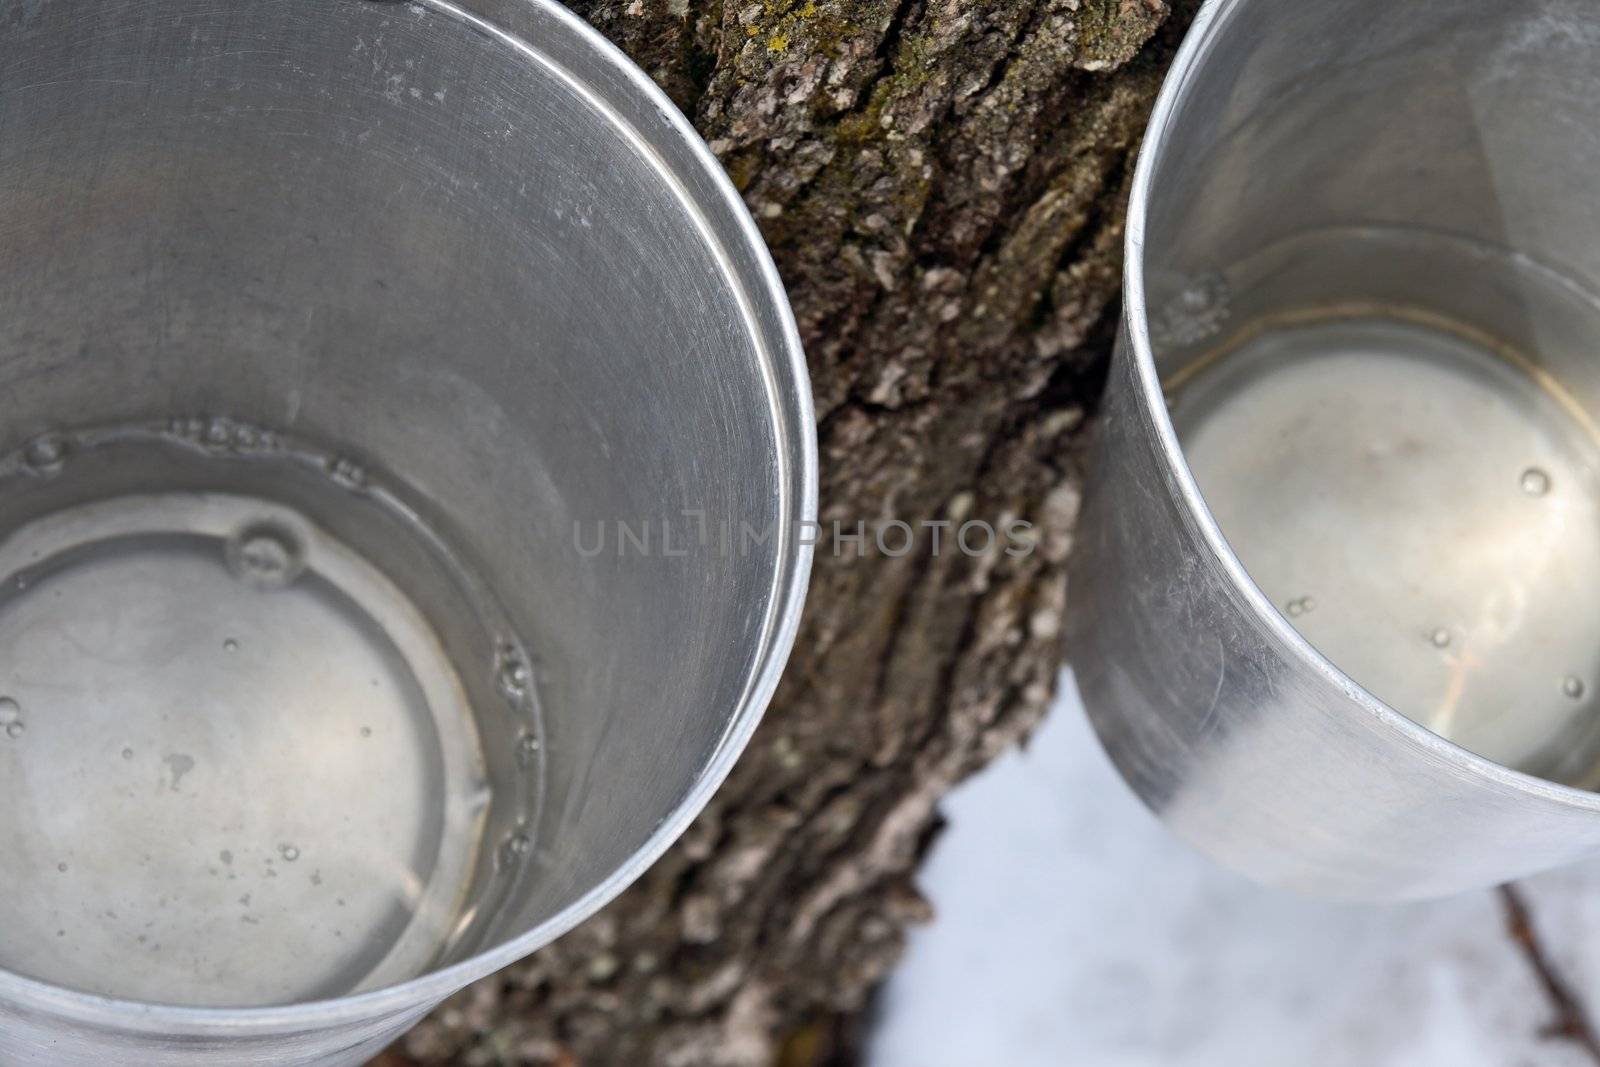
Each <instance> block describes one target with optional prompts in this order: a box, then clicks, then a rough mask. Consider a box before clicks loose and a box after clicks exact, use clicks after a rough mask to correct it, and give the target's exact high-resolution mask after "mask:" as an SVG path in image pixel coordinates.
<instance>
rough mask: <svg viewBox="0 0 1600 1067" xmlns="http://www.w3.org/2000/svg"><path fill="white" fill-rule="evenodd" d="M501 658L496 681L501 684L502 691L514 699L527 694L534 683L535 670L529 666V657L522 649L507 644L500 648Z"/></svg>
mask: <svg viewBox="0 0 1600 1067" xmlns="http://www.w3.org/2000/svg"><path fill="white" fill-rule="evenodd" d="M499 660H500V666H499V667H498V668H497V669H496V672H495V681H496V682H497V683H498V684H499V686H500V692H502V693H504V694H505V695H506V696H508V697H510V698H511V699H513V700H520V699H521V698H522V697H525V696H527V695H528V688H529V686H531V685H532V684H533V670H532V669H531V668H530V667H529V666H528V657H527V656H525V655H523V654H522V652H521V650H520V649H517V648H514V647H512V646H510V645H506V646H503V647H502V648H501V649H500V655H499Z"/></svg>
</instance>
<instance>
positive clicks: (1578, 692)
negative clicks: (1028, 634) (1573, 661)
mask: <svg viewBox="0 0 1600 1067" xmlns="http://www.w3.org/2000/svg"><path fill="white" fill-rule="evenodd" d="M1584 688H1585V687H1584V684H1583V679H1582V678H1579V677H1578V676H1577V675H1575V674H1569V675H1567V676H1566V677H1565V678H1563V679H1561V691H1562V692H1563V693H1565V694H1566V695H1567V696H1569V697H1571V698H1572V699H1573V700H1578V699H1581V698H1582V697H1583V693H1584Z"/></svg>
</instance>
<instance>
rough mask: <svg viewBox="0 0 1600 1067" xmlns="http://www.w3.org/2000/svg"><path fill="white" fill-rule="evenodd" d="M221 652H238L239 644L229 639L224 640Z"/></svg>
mask: <svg viewBox="0 0 1600 1067" xmlns="http://www.w3.org/2000/svg"><path fill="white" fill-rule="evenodd" d="M222 650H223V651H224V652H237V651H239V642H237V641H235V640H234V639H233V638H231V637H228V638H224V639H223V642H222Z"/></svg>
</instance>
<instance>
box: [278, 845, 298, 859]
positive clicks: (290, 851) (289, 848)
mask: <svg viewBox="0 0 1600 1067" xmlns="http://www.w3.org/2000/svg"><path fill="white" fill-rule="evenodd" d="M278 855H280V856H282V857H283V858H284V859H285V860H287V861H288V862H289V863H293V862H294V861H295V860H297V859H299V858H300V850H299V849H297V848H295V847H294V846H293V845H279V846H278Z"/></svg>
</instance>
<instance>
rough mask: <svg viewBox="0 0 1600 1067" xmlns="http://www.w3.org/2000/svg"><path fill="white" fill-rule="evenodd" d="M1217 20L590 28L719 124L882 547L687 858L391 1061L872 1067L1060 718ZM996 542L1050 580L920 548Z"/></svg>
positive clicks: (818, 9) (919, 9)
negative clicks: (1139, 238) (1123, 293)
mask: <svg viewBox="0 0 1600 1067" xmlns="http://www.w3.org/2000/svg"><path fill="white" fill-rule="evenodd" d="M1193 6H1194V5H1193V3H1192V2H1190V0H1184V2H1181V3H1179V4H1178V7H1179V10H1178V11H1177V12H1176V13H1173V12H1169V10H1168V4H1167V3H1165V2H1164V0H990V2H987V3H975V2H972V0H751V2H748V3H740V2H739V0H726V2H723V3H704V4H692V3H689V2H687V0H581V2H578V3H575V4H574V7H575V8H576V9H577V10H578V11H579V13H580V14H582V15H583V16H584V17H586V18H587V19H588V20H589V21H590V22H591V23H593V24H594V25H595V26H596V27H598V28H599V29H600V30H601V32H603V33H604V34H606V35H607V36H609V37H610V38H611V39H612V40H614V41H615V42H617V43H618V44H619V45H621V46H622V47H623V48H624V50H626V51H627V52H628V53H629V54H630V55H631V56H632V57H633V58H634V59H635V60H636V61H637V62H638V63H639V64H640V65H641V66H643V67H644V68H645V69H646V70H647V71H649V72H650V73H651V74H652V76H653V77H654V78H655V79H656V81H657V82H658V83H659V84H661V85H662V86H663V87H664V88H665V89H666V90H667V92H668V93H669V94H670V95H671V96H672V97H673V99H674V100H675V101H676V102H677V103H678V105H679V106H680V107H681V108H683V109H684V111H685V113H686V114H688V115H689V116H690V117H691V119H693V121H694V123H695V125H696V127H697V128H698V129H699V130H700V132H701V133H702V134H703V135H704V136H705V138H706V139H707V141H708V142H709V143H710V144H711V146H712V148H713V149H714V150H715V152H716V153H717V155H718V157H719V158H720V159H721V160H722V161H723V163H724V165H725V166H726V168H727V170H728V172H729V174H730V176H731V177H732V178H733V180H734V183H735V184H736V186H737V187H738V188H739V190H740V191H741V192H742V194H743V195H744V197H745V200H746V202H747V203H748V204H749V206H750V209H751V211H752V213H753V214H754V215H755V217H756V219H757V220H758V222H759V223H760V225H761V228H762V231H763V233H764V234H765V236H766V238H767V240H768V243H769V244H770V246H771V248H772V251H773V255H774V257H775V259H776V261H777V263H778V267H779V270H780V272H781V274H782V275H783V278H784V280H785V283H786V284H787V286H788V289H789V292H790V296H791V299H792V302H793V305H794V309H795V315H796V318H797V320H798V322H799V324H800V329H801V334H802V338H803V340H804V342H805V345H806V351H807V356H808V360H809V363H810V368H811V374H812V378H813V384H814V389H815V393H816V402H817V413H818V432H819V442H820V448H821V459H822V482H821V512H822V514H821V518H822V522H823V524H824V528H825V531H826V530H828V529H829V528H830V525H831V524H832V523H833V522H835V521H838V522H839V523H841V524H843V526H844V529H845V532H853V529H854V525H855V523H856V522H857V521H858V520H860V521H864V522H865V523H867V524H868V525H867V529H868V531H869V536H868V538H867V540H866V550H865V551H866V554H865V556H860V557H858V556H857V555H856V550H855V546H854V544H853V543H845V542H842V543H840V544H839V545H838V546H835V545H834V544H833V543H832V542H831V539H830V538H829V537H828V536H827V535H826V533H825V535H824V538H823V541H822V543H821V544H820V545H819V546H818V557H817V562H816V568H815V571H814V577H813V581H812V591H811V595H810V599H809V602H808V606H807V610H806V615H805V621H804V623H803V626H802V631H801V633H800V636H799V640H798V643H797V646H796V649H795V652H794V655H793V657H792V659H791V661H790V666H789V669H788V671H787V673H786V675H785V678H784V682H783V685H782V687H781V689H780V692H779V694H778V697H777V699H776V700H775V701H774V703H773V705H772V708H771V710H770V711H769V712H768V714H767V717H766V720H765V722H764V723H763V725H762V727H761V729H760V731H759V733H758V734H757V736H756V738H755V740H754V742H753V743H752V744H751V746H750V749H749V750H748V752H747V753H746V755H745V756H744V758H743V759H742V760H741V761H740V763H739V765H738V766H737V768H736V769H735V771H734V773H733V775H732V777H731V778H730V779H729V781H728V783H727V784H726V786H725V787H724V788H723V789H722V790H721V791H720V792H719V793H718V795H717V797H716V799H715V800H714V801H713V802H712V803H711V805H710V807H709V808H708V809H707V810H706V812H705V813H704V815H703V816H702V817H701V818H700V819H699V820H698V821H697V822H696V823H695V825H694V827H693V828H692V829H691V830H690V831H689V832H688V834H686V835H685V837H684V839H683V840H682V841H681V842H680V844H679V845H678V846H677V847H676V848H675V849H674V850H673V851H672V852H671V853H670V854H669V855H668V856H667V857H666V858H665V859H664V860H662V861H661V862H660V863H659V864H657V865H656V866H655V867H654V868H653V869H652V870H651V871H650V872H649V873H648V874H647V875H646V876H645V877H644V878H643V879H642V880H641V881H640V882H639V884H638V885H636V886H635V887H634V888H633V889H631V890H630V891H629V892H628V893H626V894H625V895H624V896H623V897H622V898H621V899H619V900H618V901H617V902H615V903H614V904H613V905H612V906H610V907H609V908H607V909H606V910H605V911H603V912H602V913H601V914H600V915H599V916H597V917H596V918H595V919H593V920H592V921H590V922H589V923H588V924H586V925H585V926H583V927H582V928H580V929H579V930H577V931H575V932H574V933H572V934H570V935H569V936H567V937H566V938H564V939H562V940H561V941H560V942H558V943H557V944H555V945H553V946H551V947H550V948H548V949H546V950H544V951H542V952H540V953H538V954H536V955H535V956H534V957H532V958H531V959H530V960H528V961H525V962H523V963H521V964H518V965H516V966H514V967H512V968H510V969H509V970H507V971H505V972H503V973H502V974H499V975H496V976H495V977H493V978H490V979H488V980H486V981H484V982H481V983H479V984H478V985H476V986H474V987H473V988H471V989H469V990H467V991H465V992H463V993H462V994H460V995H459V996H457V997H455V998H453V999H452V1000H451V1001H450V1002H448V1003H447V1004H446V1005H444V1006H443V1007H442V1008H441V1009H440V1010H439V1011H438V1012H437V1013H435V1014H434V1016H432V1017H431V1018H430V1019H429V1020H427V1021H426V1022H424V1023H423V1024H422V1025H421V1026H419V1027H418V1028H417V1029H416V1030H415V1031H414V1032H413V1033H412V1034H410V1035H409V1036H408V1037H407V1038H406V1039H405V1040H404V1041H403V1042H402V1043H401V1044H400V1045H398V1046H397V1047H396V1049H395V1050H393V1051H392V1052H391V1053H389V1054H388V1057H389V1061H390V1062H391V1063H394V1064H403V1063H407V1062H416V1063H425V1064H436V1063H457V1064H559V1065H576V1064H584V1065H605V1064H627V1065H635V1064H649V1065H660V1067H721V1065H725V1067H756V1065H761V1067H766V1065H769V1064H782V1065H785V1067H806V1065H820V1064H823V1063H829V1062H844V1061H847V1060H848V1059H849V1045H850V1039H851V1035H852V1034H853V1033H854V1032H855V1027H856V1024H857V1023H858V1021H859V1019H860V1018H861V1012H862V1010H863V1008H864V1007H865V1005H866V1004H867V1002H868V998H869V996H870V993H871V991H872V990H873V988H874V987H875V986H876V984H877V983H878V982H879V981H880V980H881V979H882V978H883V977H884V975H885V974H886V973H887V971H888V970H889V968H890V967H891V966H892V965H893V963H894V961H895V959H896V958H897V956H898V954H899V952H900V948H901V945H902V940H903V936H904V932H905V930H906V928H907V926H908V925H910V924H913V923H917V922H921V921H925V920H926V919H928V918H929V908H928V905H927V903H926V902H925V901H924V900H923V899H922V897H921V896H920V895H919V894H918V892H917V890H916V887H915V884H914V876H915V870H916V866H917V863H918V860H919V859H920V857H921V856H922V854H923V852H924V850H925V848H926V846H927V843H928V841H929V839H930V835H931V834H932V832H933V830H934V829H935V827H936V824H937V819H938V815H937V804H938V801H939V799H940V797H941V796H942V795H943V794H944V793H945V792H947V791H948V790H949V789H950V787H951V786H952V785H954V784H955V783H956V782H957V781H959V780H960V779H961V778H963V777H964V776H966V775H968V774H970V773H971V772H972V771H974V770H976V769H977V768H979V767H981V766H982V765H984V764H985V763H986V762H988V761H989V760H991V759H992V758H994V756H996V755H997V754H998V753H999V752H1001V751H1003V750H1004V749H1005V748H1006V747H1007V746H1010V745H1012V744H1015V743H1016V742H1017V741H1018V740H1019V739H1020V738H1022V737H1023V736H1024V735H1025V734H1026V733H1027V731H1028V730H1029V728H1030V727H1031V726H1032V725H1033V724H1034V723H1035V722H1036V721H1037V720H1038V719H1039V717H1040V716H1041V715H1042V714H1043V711H1044V709H1045V707H1046V706H1047V704H1048V702H1049V699H1050V696H1051V693H1052V687H1053V682H1054V679H1055V676H1056V673H1057V671H1058V669H1059V666H1060V663H1061V660H1062V658H1063V649H1062V647H1061V642H1060V637H1059V635H1060V631H1061V620H1062V614H1063V612H1064V610H1065V604H1066V596H1067V589H1066V573H1065V567H1064V563H1065V559H1066V555H1067V551H1068V549H1069V547H1070V544H1071V536H1072V524H1073V519H1074V516H1075V513H1076V509H1077V500H1078V495H1077V486H1078V481H1079V479H1078V468H1077V458H1076V457H1077V443H1078V441H1079V440H1080V436H1081V432H1082V429H1083V426H1084V422H1085V415H1086V413H1087V412H1088V411H1089V409H1090V408H1091V407H1092V404H1093V401H1094V398H1095V396H1096V394H1097V393H1098V390H1099V387H1100V383H1101V380H1102V377H1103V370H1104V364H1105V360H1106V358H1107V356H1108V353H1109V349H1110V343H1111V338H1112V334H1113V324H1114V320H1115V315H1116V300H1117V295H1118V282H1119V277H1120V269H1121V265H1120V247H1121V242H1122V221H1123V204H1124V200H1125V197H1126V191H1127V186H1128V183H1129V180H1130V174H1131V165H1130V164H1131V159H1132V156H1133V152H1134V149H1135V147H1136V144H1137V141H1138V138H1139V136H1140V133H1141V130H1142V128H1143V124H1144V121H1145V119H1146V116H1147V114H1148V110H1149V108H1150V105H1151V103H1152V101H1153V99H1154V95H1155V92H1156V89H1157V86H1158V84H1159V79H1160V77H1161V73H1162V71H1163V69H1164V67H1165V65H1166V63H1167V62H1168V60H1169V59H1170V57H1171V54H1172V51H1173V49H1174V47H1175V44H1176V42H1177V39H1178V37H1179V34H1180V33H1181V30H1182V27H1183V25H1184V24H1186V22H1187V19H1188V17H1189V16H1190V15H1191V14H1192V7H1193ZM967 518H981V519H983V520H984V521H986V522H989V523H992V524H995V525H1000V524H1003V523H1004V522H1006V521H1008V520H1009V519H1011V518H1018V519H1022V520H1025V521H1028V522H1030V523H1032V524H1033V532H1034V535H1035V536H1036V539H1037V541H1036V550H1035V551H1033V552H1031V553H1030V554H1028V555H1026V556H1020V557H1019V556H1012V555H1008V554H1006V553H1005V552H1004V547H1005V545H1004V544H1003V543H997V544H996V545H995V546H994V548H993V550H992V551H989V552H987V553H983V554H980V555H978V556H976V557H969V556H967V555H964V554H962V553H960V552H951V551H944V552H941V553H939V554H935V553H934V552H933V551H932V550H931V544H930V543H929V539H930V537H931V535H932V533H933V532H934V529H933V528H931V527H928V526H926V525H919V524H925V523H927V522H928V521H930V520H932V521H941V520H950V521H951V522H953V523H955V524H956V525H959V524H960V522H961V521H963V520H965V519H967ZM890 520H901V521H905V522H908V523H911V524H913V525H914V526H917V527H918V529H919V530H920V537H921V539H922V540H921V542H920V543H919V544H918V545H917V546H916V550H914V551H912V552H909V553H906V554H903V555H899V556H890V555H887V554H885V553H882V552H879V551H878V550H877V547H876V546H875V545H874V543H873V539H872V537H871V536H870V530H871V528H872V524H873V523H877V522H886V521H890ZM945 536H947V537H948V536H949V535H948V533H946V534H945ZM836 547H838V548H839V549H840V551H838V553H837V554H836V552H835V548H836Z"/></svg>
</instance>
